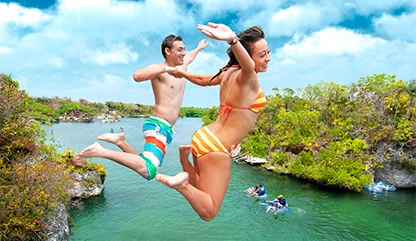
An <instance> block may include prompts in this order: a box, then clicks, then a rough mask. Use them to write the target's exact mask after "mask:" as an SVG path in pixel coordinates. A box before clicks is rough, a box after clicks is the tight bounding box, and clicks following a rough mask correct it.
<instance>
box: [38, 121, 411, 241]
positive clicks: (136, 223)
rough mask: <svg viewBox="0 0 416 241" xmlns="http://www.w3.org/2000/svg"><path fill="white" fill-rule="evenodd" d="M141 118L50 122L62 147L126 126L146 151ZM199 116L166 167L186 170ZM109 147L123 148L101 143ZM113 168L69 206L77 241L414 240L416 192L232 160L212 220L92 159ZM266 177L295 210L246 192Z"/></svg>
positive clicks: (182, 129) (179, 131)
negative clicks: (91, 192)
mask: <svg viewBox="0 0 416 241" xmlns="http://www.w3.org/2000/svg"><path fill="white" fill-rule="evenodd" d="M142 123H143V119H122V121H121V122H119V123H105V124H104V123H90V124H84V123H60V124H54V125H53V126H51V127H45V130H46V133H47V134H48V135H54V136H55V138H56V140H57V141H58V142H59V144H60V145H61V147H60V149H61V150H65V149H66V148H68V147H70V148H72V149H73V150H75V151H77V152H79V151H80V150H82V149H83V148H84V147H86V146H88V145H90V144H92V143H93V142H94V141H95V138H96V136H98V135H100V134H102V133H104V132H109V131H110V129H111V128H113V129H114V131H115V132H119V130H120V126H122V127H124V128H125V134H126V139H127V141H128V142H129V143H131V144H132V145H133V146H134V147H135V148H137V149H138V150H142V146H143V143H144V138H143V136H142V134H141V124H142ZM200 126H201V120H200V119H192V118H187V119H179V120H178V122H177V124H176V125H175V129H176V134H175V135H174V140H173V142H172V144H171V146H170V147H169V149H168V151H167V154H166V158H165V161H164V163H163V166H162V169H161V172H162V173H166V174H170V175H174V174H176V173H177V172H179V171H181V168H180V164H179V161H178V146H179V145H180V144H187V143H189V142H190V139H191V135H192V133H193V132H194V131H195V130H197V129H198V128H199V127H200ZM101 144H102V145H103V146H104V147H107V148H111V149H114V150H118V149H117V147H115V146H113V145H111V144H109V143H105V142H101ZM93 161H94V162H98V163H103V164H104V165H105V167H106V169H107V177H106V180H105V190H104V192H103V193H102V195H101V196H99V197H94V198H89V199H87V200H85V201H84V205H83V207H82V208H81V209H73V210H71V216H72V218H73V221H74V224H75V226H74V227H73V228H72V235H71V241H75V240H276V239H279V240H308V241H309V240H416V192H415V190H414V189H413V190H397V191H396V192H389V193H383V194H379V195H374V194H371V193H369V192H367V191H364V192H363V193H354V192H348V191H341V190H337V189H331V188H325V187H319V186H317V185H314V184H311V183H308V182H306V181H303V180H298V179H295V178H292V177H290V176H282V175H277V174H273V173H271V172H268V171H265V170H262V169H259V168H253V167H251V166H248V165H241V164H240V165H236V164H233V165H232V174H231V181H230V185H229V189H228V192H227V194H226V197H225V200H224V202H223V205H222V208H221V210H220V212H219V214H218V215H217V217H216V218H215V219H214V220H213V221H212V222H209V223H207V222H204V221H201V220H200V219H199V217H198V215H197V214H195V213H194V211H193V209H192V208H191V206H190V205H189V204H188V202H187V201H186V200H185V199H184V198H183V197H182V196H181V195H180V194H179V193H177V192H176V191H174V190H172V189H170V188H168V187H166V186H164V185H163V184H161V183H159V182H157V181H150V182H148V181H147V180H145V179H143V178H142V177H140V176H139V175H138V174H135V172H133V171H131V170H129V169H127V168H125V167H122V166H119V165H118V164H115V163H113V162H112V161H109V160H106V159H99V158H94V159H93ZM259 183H261V184H263V185H264V186H266V188H267V193H268V195H269V199H271V198H273V197H275V196H277V195H279V194H283V195H284V196H285V197H286V200H287V202H288V204H289V206H290V212H285V213H282V214H278V215H276V216H275V215H274V214H272V213H265V210H266V206H263V205H260V204H259V200H256V199H254V198H252V197H248V196H247V194H245V193H244V192H243V190H244V189H246V188H247V187H249V186H253V185H256V184H259Z"/></svg>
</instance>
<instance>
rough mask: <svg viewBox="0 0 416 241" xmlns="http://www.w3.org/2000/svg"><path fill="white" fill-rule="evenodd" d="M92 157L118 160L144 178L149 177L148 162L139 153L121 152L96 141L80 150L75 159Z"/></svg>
mask: <svg viewBox="0 0 416 241" xmlns="http://www.w3.org/2000/svg"><path fill="white" fill-rule="evenodd" d="M92 157H101V158H106V159H109V160H112V161H114V162H117V163H118V164H120V165H123V166H125V167H128V168H130V169H132V170H133V171H135V172H137V173H138V174H140V175H141V176H142V177H144V178H148V174H147V169H146V163H145V161H144V160H143V159H142V158H141V157H140V156H139V155H137V154H133V153H127V152H119V151H114V150H109V149H106V148H104V147H102V146H101V145H100V143H98V142H95V143H94V144H92V145H90V146H88V147H86V148H85V149H84V150H82V151H80V152H79V153H78V154H77V155H76V157H75V160H76V161H77V160H81V159H85V158H92Z"/></svg>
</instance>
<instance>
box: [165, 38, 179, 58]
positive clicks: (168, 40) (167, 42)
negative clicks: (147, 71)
mask: <svg viewBox="0 0 416 241" xmlns="http://www.w3.org/2000/svg"><path fill="white" fill-rule="evenodd" d="M175 41H182V37H181V36H179V35H178V36H176V35H174V34H170V35H168V36H166V38H165V39H164V40H163V42H162V45H161V47H162V55H163V58H165V59H166V53H165V48H168V49H171V48H172V46H173V43H174V42H175Z"/></svg>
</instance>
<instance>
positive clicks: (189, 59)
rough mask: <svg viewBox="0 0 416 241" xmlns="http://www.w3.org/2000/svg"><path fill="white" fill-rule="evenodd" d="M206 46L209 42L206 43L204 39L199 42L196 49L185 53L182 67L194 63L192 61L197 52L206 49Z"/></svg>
mask: <svg viewBox="0 0 416 241" xmlns="http://www.w3.org/2000/svg"><path fill="white" fill-rule="evenodd" d="M208 44H209V42H207V41H206V40H205V39H202V40H201V41H199V43H198V46H196V48H194V49H193V50H191V51H189V52H188V53H186V55H185V58H184V62H183V66H185V67H186V66H188V65H189V64H190V63H191V62H192V61H194V59H195V57H196V55H197V54H198V53H199V51H201V50H202V49H204V48H205V47H207V46H208Z"/></svg>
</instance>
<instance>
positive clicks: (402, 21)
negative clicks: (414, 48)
mask: <svg viewBox="0 0 416 241" xmlns="http://www.w3.org/2000/svg"><path fill="white" fill-rule="evenodd" d="M373 24H374V26H375V27H376V31H377V32H378V33H379V34H381V35H382V36H384V37H387V38H389V39H401V40H404V41H410V42H416V32H415V29H416V11H415V12H413V13H409V14H406V13H403V14H402V15H400V16H392V15H390V14H383V15H382V16H381V17H380V18H376V19H374V20H373Z"/></svg>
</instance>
